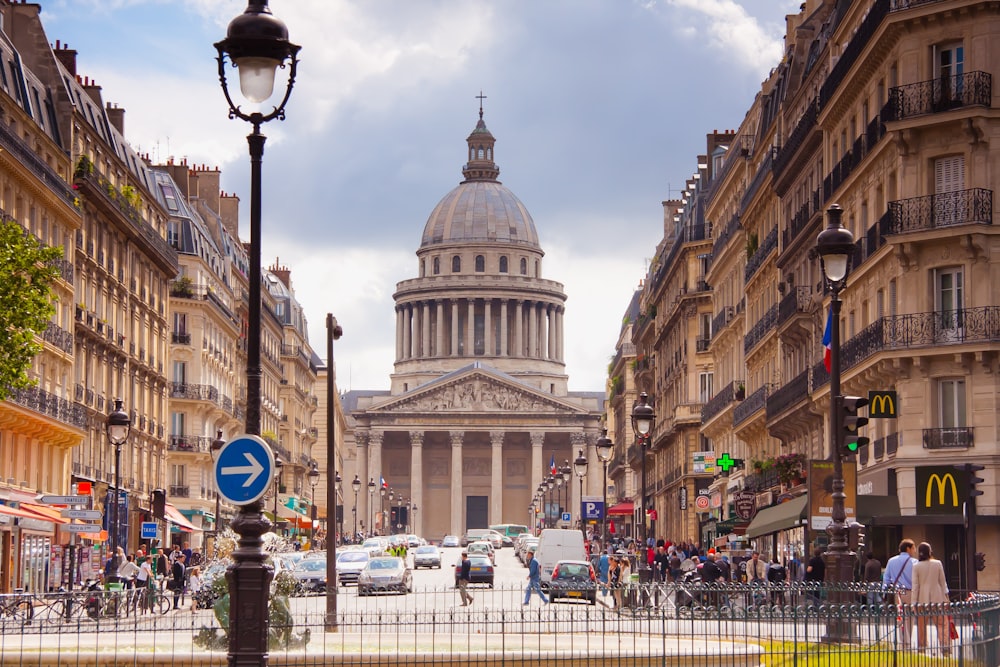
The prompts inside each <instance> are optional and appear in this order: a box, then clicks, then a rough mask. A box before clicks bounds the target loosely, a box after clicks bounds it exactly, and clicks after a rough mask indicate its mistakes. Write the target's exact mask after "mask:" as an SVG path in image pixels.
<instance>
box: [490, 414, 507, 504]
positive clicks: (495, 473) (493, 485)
mask: <svg viewBox="0 0 1000 667" xmlns="http://www.w3.org/2000/svg"><path fill="white" fill-rule="evenodd" d="M503 436H504V432H503V431H490V445H492V454H493V460H492V461H490V474H491V475H492V477H491V479H490V524H498V523H503Z"/></svg>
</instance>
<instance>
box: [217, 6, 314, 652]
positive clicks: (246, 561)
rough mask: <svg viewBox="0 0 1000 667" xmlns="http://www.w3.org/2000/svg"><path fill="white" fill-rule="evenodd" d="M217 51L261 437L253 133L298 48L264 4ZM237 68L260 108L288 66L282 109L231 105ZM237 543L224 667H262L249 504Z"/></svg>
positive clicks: (250, 418)
mask: <svg viewBox="0 0 1000 667" xmlns="http://www.w3.org/2000/svg"><path fill="white" fill-rule="evenodd" d="M215 48H216V50H217V51H218V54H219V56H218V62H219V81H220V83H221V84H222V93H223V94H224V95H225V97H226V102H227V103H228V104H229V117H230V118H239V119H240V120H245V121H247V122H249V123H250V124H251V125H252V126H253V132H251V133H250V135H248V136H247V143H248V145H249V148H250V256H249V263H250V267H249V271H248V274H249V275H248V278H249V283H250V284H249V291H250V295H249V301H250V302H249V308H248V313H247V371H246V372H247V411H246V431H247V433H248V434H251V435H260V404H261V400H260V399H261V367H260V331H261V321H260V316H261V313H260V308H261V294H260V286H261V238H260V237H261V207H260V197H261V195H260V191H261V161H262V159H263V156H264V141H265V137H264V135H263V134H261V133H260V126H261V125H262V124H263V123H266V122H268V121H271V120H273V119H275V118H278V119H281V120H284V118H285V104H286V103H287V102H288V98H289V96H290V95H291V94H292V86H293V85H294V83H295V68H296V65H297V62H298V61H297V59H296V54H297V53H298V51H299V47H298V46H296V45H295V44H292V43H291V42H289V41H288V29H287V28H286V27H285V24H284V23H282V22H281V21H279V20H278V19H276V18H275V17H274V16H273V15H272V14H271V10H270V9H269V8H268V6H267V0H250V2H249V4H248V6H247V8H246V10H245V11H244V12H243V13H242V14H240V15H239V16H237V17H236V18H234V19H233V20H232V21H231V22H230V23H229V27H228V29H227V30H226V38H225V39H223V40H222V41H220V42H218V43H216V44H215ZM227 60H229V61H230V62H231V63H232V65H233V66H235V67H236V69H237V71H238V72H239V77H240V91H241V92H242V94H243V96H244V97H245V98H246V100H247V101H248V102H250V103H251V104H259V103H262V102H265V101H266V100H267V99H268V98H269V97H271V93H272V92H273V90H274V75H275V71H276V70H277V69H278V68H279V67H282V68H284V67H285V66H286V62H287V63H288V66H289V73H288V84H287V87H286V89H285V94H284V97H283V98H282V100H281V103H280V104H278V105H277V106H275V107H273V108H272V110H271V111H270V112H269V113H267V114H266V115H265V114H263V113H261V112H259V111H253V112H251V113H249V114H248V113H246V112H244V111H243V110H242V108H241V106H240V105H238V104H235V103H234V102H233V98H232V96H231V95H230V93H229V84H228V82H227V80H226V61H227ZM232 527H233V530H235V531H236V532H237V534H239V536H240V541H239V547H238V548H237V549H236V550H235V551H234V552H233V561H234V562H233V564H232V565H231V566H230V567H229V568H228V569H227V570H226V581H227V582H228V584H229V596H230V608H231V609H238V610H240V613H235V614H232V615H231V616H230V619H229V653H228V663H229V667H243V666H244V665H246V666H249V665H254V666H256V667H259V666H260V665H267V662H268V650H267V636H268V618H267V598H268V593H269V590H270V585H271V579H272V578H273V577H274V571H273V569H272V568H270V567H268V566H266V565H264V558H265V555H264V550H263V542H262V541H261V535H263V534H264V533H265V532H267V531H268V530H269V529H270V528H271V526H270V523H269V522H268V520H267V517H265V516H264V515H263V513H262V505H261V503H260V501H259V500H256V501H254V502H252V503H249V504H247V505H241V506H240V511H239V513H238V514H237V515H236V518H235V519H234V520H233V522H232Z"/></svg>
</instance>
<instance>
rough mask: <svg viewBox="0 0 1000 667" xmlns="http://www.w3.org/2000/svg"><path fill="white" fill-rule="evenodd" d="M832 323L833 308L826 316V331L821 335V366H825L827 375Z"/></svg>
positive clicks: (831, 340) (830, 354)
mask: <svg viewBox="0 0 1000 667" xmlns="http://www.w3.org/2000/svg"><path fill="white" fill-rule="evenodd" d="M832 322H833V308H831V309H830V310H829V312H827V314H826V331H825V332H824V333H823V365H824V366H826V372H827V373H829V372H830V358H831V356H832V355H833V348H832V347H831V346H830V345H831V343H832V342H833V330H832V329H831V326H832Z"/></svg>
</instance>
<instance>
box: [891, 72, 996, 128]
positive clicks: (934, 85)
mask: <svg viewBox="0 0 1000 667" xmlns="http://www.w3.org/2000/svg"><path fill="white" fill-rule="evenodd" d="M992 97H993V78H992V76H991V75H990V73H989V72H966V73H964V74H953V75H951V76H943V77H940V78H937V79H931V80H930V81H921V82H920V83H911V84H908V85H905V86H896V87H895V88H891V89H890V90H889V102H890V105H889V109H888V110H887V111H888V113H887V114H886V116H887V117H886V119H885V120H887V121H888V120H904V119H906V118H912V117H914V116H923V115H925V114H933V113H942V112H945V111H951V110H952V109H961V108H963V107H974V106H984V107H988V106H990V100H991V99H992Z"/></svg>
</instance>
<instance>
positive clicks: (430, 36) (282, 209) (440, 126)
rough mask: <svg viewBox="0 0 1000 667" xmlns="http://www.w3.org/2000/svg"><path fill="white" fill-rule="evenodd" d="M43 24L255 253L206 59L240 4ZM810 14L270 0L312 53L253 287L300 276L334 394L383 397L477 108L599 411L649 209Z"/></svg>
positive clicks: (49, 9)
mask: <svg viewBox="0 0 1000 667" xmlns="http://www.w3.org/2000/svg"><path fill="white" fill-rule="evenodd" d="M36 1H37V2H40V3H41V6H42V21H43V25H44V26H45V30H46V34H47V36H48V39H49V41H50V42H51V43H54V42H55V41H56V40H60V41H61V42H63V43H64V44H68V45H69V47H70V48H73V49H76V50H77V51H78V56H77V72H78V74H80V75H82V76H87V77H90V78H91V79H92V80H94V81H96V82H97V84H98V85H100V86H102V94H103V98H104V101H105V102H106V103H107V102H111V103H113V104H117V105H118V106H120V107H123V108H124V109H125V136H126V138H127V139H128V141H129V142H130V143H131V144H132V146H133V147H135V148H136V149H137V150H139V151H140V152H142V153H148V154H149V155H150V156H151V157H152V158H153V160H154V162H159V163H163V162H165V161H166V160H167V159H168V158H171V157H172V158H174V159H175V160H178V161H179V160H187V162H188V163H189V164H191V165H207V166H210V167H217V168H220V169H221V170H222V186H221V187H222V189H223V190H224V191H226V192H229V193H235V194H237V195H238V196H239V197H240V198H241V214H240V216H241V236H242V237H243V238H244V240H246V239H247V236H248V231H247V230H248V226H249V222H248V217H249V200H250V195H249V192H250V176H249V171H250V170H249V156H248V149H247V143H246V139H245V137H246V135H247V134H248V133H249V132H250V130H251V128H250V126H249V124H247V123H245V122H243V121H239V120H230V119H229V118H228V106H227V105H226V102H225V99H224V97H223V95H222V91H221V88H220V86H219V80H218V69H217V64H216V60H215V58H216V51H215V49H214V47H213V43H214V42H216V41H219V40H220V39H222V38H223V37H224V36H225V32H226V26H227V25H228V23H229V21H230V20H231V19H232V18H233V17H235V16H237V15H239V14H241V13H242V12H243V10H244V9H245V8H246V6H247V3H246V0H36ZM800 2H801V0H271V2H270V7H271V10H272V11H273V13H274V15H275V16H276V17H278V18H279V19H281V20H282V21H284V22H285V23H286V25H287V26H288V32H289V39H290V40H291V41H292V42H293V43H296V44H298V45H300V46H301V47H302V49H301V51H300V52H299V60H300V63H299V66H298V73H297V77H296V82H295V86H294V89H293V91H292V95H291V99H290V101H289V103H288V106H287V107H286V119H285V120H284V121H278V120H275V121H272V122H270V123H268V124H266V125H265V126H264V127H263V130H262V131H263V133H264V134H265V135H267V137H268V139H267V144H266V147H265V152H264V160H263V189H262V200H263V203H262V208H263V232H262V239H261V243H262V248H263V258H264V264H265V266H267V265H270V264H272V263H274V261H275V260H276V259H277V260H280V263H281V264H283V265H286V266H288V267H290V268H291V270H292V283H293V288H294V290H295V294H296V297H297V298H298V300H299V302H300V303H301V304H302V306H303V308H304V309H305V312H306V316H307V318H308V320H309V338H310V342H311V344H312V346H313V348H314V349H315V350H316V351H317V354H319V356H320V357H321V358H325V356H326V330H325V319H326V313H333V315H334V316H336V317H337V319H338V322H339V323H340V325H341V326H342V327H343V329H344V336H343V338H341V339H340V340H339V341H338V342H337V343H336V344H335V351H334V356H335V361H336V369H337V382H338V386H339V387H340V389H341V390H344V391H346V390H350V389H388V387H389V375H390V373H391V372H392V369H393V361H394V356H395V314H394V310H393V305H394V302H393V299H392V294H393V292H394V290H395V286H396V283H397V282H399V281H401V280H405V279H409V278H414V277H416V276H417V269H418V265H417V258H416V250H417V248H418V246H419V244H420V237H421V233H422V231H423V227H424V224H425V223H426V221H427V217H428V216H429V215H430V213H431V211H432V210H433V209H434V206H435V205H436V204H437V202H438V201H439V200H440V199H441V198H442V197H444V196H445V195H446V194H447V193H448V192H449V191H450V190H451V189H452V188H454V187H455V186H456V185H458V183H459V182H460V181H461V180H462V175H461V168H462V164H463V163H464V161H465V151H466V144H465V139H466V137H467V136H468V135H469V133H470V132H471V130H472V129H473V128H474V127H475V124H476V121H477V120H478V112H479V100H478V99H476V96H477V95H479V94H480V91H482V94H484V95H485V96H486V99H485V100H484V101H483V107H484V119H485V121H486V124H487V127H489V129H490V131H491V132H492V133H493V135H494V136H495V137H496V140H497V143H496V151H495V159H496V162H497V164H498V165H499V167H500V180H501V181H502V182H503V183H504V185H506V186H507V187H508V188H510V189H511V190H512V191H513V192H514V193H515V194H516V195H517V196H518V198H519V199H520V200H521V201H522V202H523V203H524V204H525V206H526V207H527V209H528V211H529V212H530V213H531V215H532V217H533V219H534V221H535V226H536V228H537V229H538V233H539V237H540V240H541V245H542V248H543V250H544V251H545V253H546V255H545V259H544V262H543V268H542V275H543V277H544V278H548V279H550V280H556V281H559V282H561V283H563V285H564V287H565V292H566V294H567V297H568V298H567V304H566V321H565V349H566V371H567V374H568V375H569V385H570V389H571V390H573V391H603V389H604V385H605V380H606V377H607V366H608V361H609V360H610V359H611V358H612V357H613V356H614V354H615V346H616V343H617V341H618V337H619V333H620V329H621V322H622V317H623V315H624V313H625V311H626V309H627V306H628V303H629V300H630V299H631V296H632V293H633V292H634V290H635V289H636V288H637V287H638V286H639V284H640V281H641V280H642V278H643V277H644V276H645V273H646V268H647V266H648V262H649V261H650V259H651V258H652V256H653V254H654V252H655V248H656V244H657V242H658V241H659V240H660V239H661V238H662V235H663V208H662V202H663V200H666V199H669V198H676V197H678V196H679V193H680V190H682V189H683V187H684V183H685V181H686V180H687V179H688V178H689V177H690V176H691V174H693V173H694V171H695V169H696V165H697V159H696V158H697V156H698V155H699V154H703V153H704V152H705V150H706V149H705V145H706V144H705V135H706V134H708V133H711V132H712V131H714V130H720V131H721V130H726V129H735V128H737V127H738V126H739V124H740V122H741V120H742V119H743V117H744V116H745V114H746V111H747V109H748V108H749V107H750V105H751V103H752V101H753V98H754V96H755V95H756V94H757V93H758V92H759V91H760V85H761V82H762V81H763V80H764V78H765V77H766V76H767V74H768V72H769V71H770V70H771V69H772V68H773V67H774V66H775V65H777V64H778V62H779V60H780V57H781V51H782V41H783V37H784V27H785V15H786V14H788V13H793V12H797V11H798V6H799V4H800ZM280 76H281V74H280V72H279V81H278V82H277V83H276V87H282V88H283V86H284V81H283V80H282V79H280ZM231 81H232V83H233V84H234V87H235V88H238V85H235V84H236V80H235V79H231Z"/></svg>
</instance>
